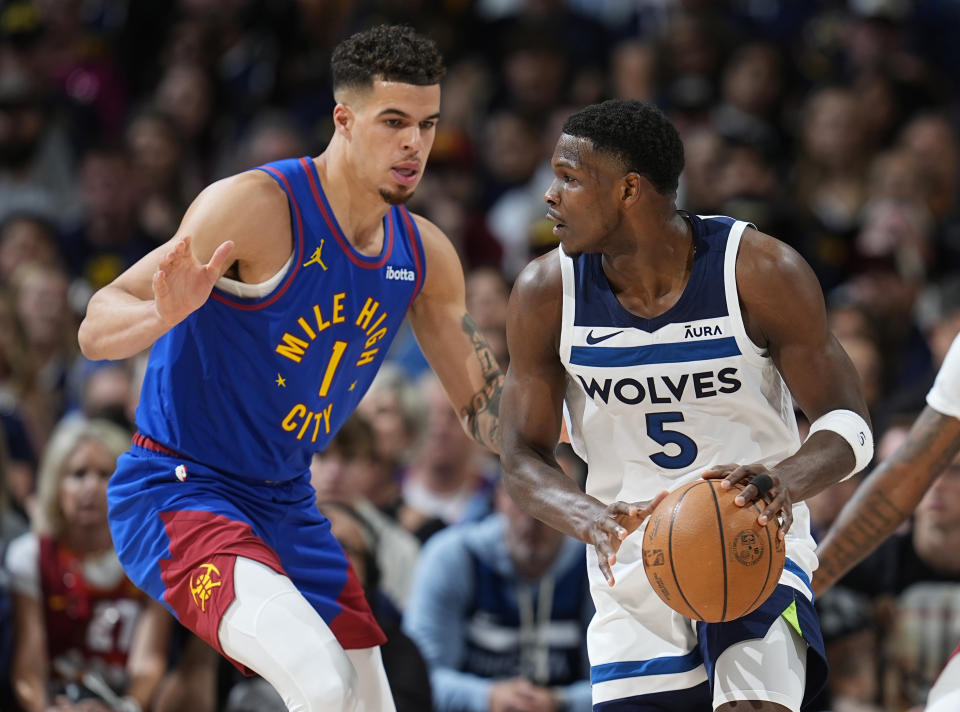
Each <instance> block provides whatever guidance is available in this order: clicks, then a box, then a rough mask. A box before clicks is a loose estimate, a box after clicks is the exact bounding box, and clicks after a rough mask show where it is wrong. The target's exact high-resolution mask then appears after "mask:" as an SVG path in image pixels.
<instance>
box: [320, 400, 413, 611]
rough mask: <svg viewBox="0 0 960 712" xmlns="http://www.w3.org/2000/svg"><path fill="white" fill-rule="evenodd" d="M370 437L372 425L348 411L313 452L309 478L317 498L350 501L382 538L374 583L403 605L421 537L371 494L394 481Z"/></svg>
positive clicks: (387, 486) (377, 551) (391, 599)
mask: <svg viewBox="0 0 960 712" xmlns="http://www.w3.org/2000/svg"><path fill="white" fill-rule="evenodd" d="M374 439H375V435H374V430H373V428H372V427H371V426H370V424H369V423H368V422H367V421H366V420H364V418H363V416H361V415H360V414H358V413H354V414H353V415H351V416H350V417H349V418H348V419H347V421H346V422H345V423H344V424H343V427H341V428H340V430H339V432H337V434H336V435H335V436H334V437H333V439H332V440H331V441H330V443H329V444H328V445H327V447H326V448H325V449H324V450H323V452H318V453H316V454H315V455H314V456H313V462H312V463H311V464H310V483H311V484H312V485H313V488H314V489H315V490H316V492H317V502H337V503H340V504H345V505H348V506H350V507H353V508H354V509H355V510H356V511H357V512H358V514H359V515H360V516H361V517H363V518H364V520H366V521H367V522H369V526H370V527H372V529H373V530H374V532H375V533H376V535H377V539H378V541H380V542H381V543H380V545H379V546H377V547H376V549H374V550H373V554H374V556H375V557H376V559H377V568H378V571H379V572H380V574H381V575H380V576H379V580H378V585H379V586H380V587H381V588H382V590H383V593H385V594H386V595H387V596H388V597H389V599H390V601H391V602H392V604H393V605H394V606H396V607H397V608H398V609H400V610H402V609H403V607H404V606H405V605H406V603H407V597H408V595H409V593H410V582H411V579H412V577H413V567H414V564H415V563H416V561H417V554H418V553H419V551H420V543H419V542H418V541H417V538H416V537H415V536H414V535H413V534H411V533H410V532H408V531H407V530H406V529H404V528H403V527H402V526H400V524H399V523H398V522H397V521H396V520H395V519H393V518H391V517H390V516H388V515H387V514H385V513H383V512H382V511H381V510H380V509H379V508H378V507H377V506H376V505H374V504H373V503H372V502H371V500H370V498H371V497H376V496H377V494H378V491H379V490H381V489H384V488H390V487H391V485H392V481H391V473H390V470H388V469H387V468H386V467H385V466H384V462H383V461H382V460H381V459H380V458H379V457H378V455H377V448H376V444H375V442H374Z"/></svg>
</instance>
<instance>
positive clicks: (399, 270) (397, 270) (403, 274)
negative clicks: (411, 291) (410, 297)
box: [383, 265, 417, 282]
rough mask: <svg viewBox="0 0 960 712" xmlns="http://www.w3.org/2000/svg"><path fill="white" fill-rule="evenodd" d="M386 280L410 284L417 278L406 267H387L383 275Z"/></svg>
mask: <svg viewBox="0 0 960 712" xmlns="http://www.w3.org/2000/svg"><path fill="white" fill-rule="evenodd" d="M383 276H384V277H385V278H387V279H396V280H399V281H401V282H412V281H414V280H415V279H416V278H417V273H416V272H414V271H413V270H412V269H407V268H406V267H392V266H391V265H387V271H386V272H385V273H384V275H383Z"/></svg>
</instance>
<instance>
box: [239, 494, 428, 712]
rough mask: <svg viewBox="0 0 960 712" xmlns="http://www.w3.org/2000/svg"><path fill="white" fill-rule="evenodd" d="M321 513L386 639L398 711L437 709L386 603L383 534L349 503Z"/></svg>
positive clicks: (323, 507) (421, 667) (422, 669)
mask: <svg viewBox="0 0 960 712" xmlns="http://www.w3.org/2000/svg"><path fill="white" fill-rule="evenodd" d="M320 511H321V512H322V513H323V515H324V516H325V517H327V519H329V520H330V531H331V532H333V536H334V537H336V539H337V541H339V542H340V545H341V546H342V547H343V550H344V552H345V553H346V555H347V558H348V559H350V565H351V566H353V570H354V571H355V572H356V574H357V578H358V579H360V585H361V586H363V590H364V592H365V593H366V596H367V600H369V601H370V608H371V609H372V610H373V613H374V616H375V617H376V619H377V622H378V623H379V624H380V627H381V628H383V631H384V633H385V634H386V636H387V642H386V643H385V644H384V645H383V647H382V648H381V653H382V655H383V667H384V669H385V670H386V672H387V680H388V682H389V683H390V692H391V693H392V694H393V701H394V703H395V704H396V707H397V712H426V711H427V710H432V709H434V707H433V704H432V697H433V696H432V695H431V693H430V677H429V674H428V672H427V665H426V663H425V662H424V659H423V656H422V655H421V654H420V650H419V648H417V646H416V644H415V643H414V642H413V641H412V640H411V639H410V638H409V637H408V636H407V634H406V633H404V631H403V630H402V629H401V627H400V620H401V619H400V613H399V612H398V611H397V610H396V609H395V608H393V605H392V603H391V602H390V601H389V600H384V594H385V593H386V592H385V591H383V590H382V579H381V569H380V565H379V562H380V561H382V560H383V557H382V556H381V555H380V552H381V548H382V547H383V546H385V545H386V542H385V541H384V539H383V536H382V532H381V533H378V531H377V529H376V527H375V525H372V524H371V523H370V521H369V520H367V519H366V518H365V517H364V516H363V515H362V514H361V513H360V512H359V511H358V510H357V509H355V508H353V507H351V506H350V505H348V504H344V503H339V502H322V503H321V504H320ZM411 573H412V570H411ZM257 712H259V711H257Z"/></svg>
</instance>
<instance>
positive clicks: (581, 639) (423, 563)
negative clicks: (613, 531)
mask: <svg viewBox="0 0 960 712" xmlns="http://www.w3.org/2000/svg"><path fill="white" fill-rule="evenodd" d="M496 502H497V512H496V513H494V514H491V515H489V516H488V517H487V518H485V519H483V520H482V521H479V522H475V523H471V524H465V525H461V526H458V527H451V528H449V529H447V530H445V531H443V532H440V533H438V534H437V535H436V536H435V537H434V538H433V539H431V540H430V541H429V542H428V543H427V545H426V546H425V547H424V549H423V551H422V552H421V554H420V561H419V562H418V564H417V571H416V574H415V575H414V587H413V592H412V594H411V598H410V603H409V605H408V606H407V609H406V611H405V613H404V619H403V625H404V629H405V630H406V631H407V633H408V634H409V635H410V637H411V638H413V640H414V641H415V642H416V643H417V645H418V646H419V647H420V650H421V652H422V653H423V655H424V657H425V658H426V660H427V663H428V665H429V667H430V679H431V684H432V688H433V696H434V701H435V702H434V705H435V706H434V709H435V710H437V712H507V711H508V710H510V711H516V712H541V711H546V710H558V709H559V710H569V712H588V711H589V710H590V709H592V702H591V693H590V682H589V676H588V671H589V664H588V663H587V657H586V626H587V623H588V622H589V620H590V618H591V616H592V615H593V605H592V603H591V600H590V596H589V593H588V590H587V571H586V559H585V557H584V546H583V544H581V543H580V542H578V541H575V540H573V539H570V538H568V537H566V536H564V535H563V534H561V533H560V532H558V531H556V530H555V529H552V528H550V527H549V526H548V525H546V524H544V523H542V522H540V521H538V520H536V519H534V518H533V517H531V516H530V515H528V514H526V513H525V512H523V511H522V510H521V509H520V508H519V507H517V506H516V505H515V504H514V503H513V501H512V500H511V499H510V497H509V495H507V493H506V490H505V489H504V488H503V487H502V486H499V487H497V496H496Z"/></svg>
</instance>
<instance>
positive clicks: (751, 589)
mask: <svg viewBox="0 0 960 712" xmlns="http://www.w3.org/2000/svg"><path fill="white" fill-rule="evenodd" d="M740 489H743V487H740V486H735V487H733V488H731V489H729V490H723V489H721V488H720V480H696V481H694V482H691V483H690V484H687V485H684V486H682V487H679V488H677V489H676V490H674V491H673V492H671V493H670V494H668V495H667V496H666V497H665V498H664V499H663V501H662V502H660V504H658V505H657V508H656V509H655V510H654V511H653V514H651V515H650V521H649V522H647V527H646V529H645V530H644V533H643V567H644V570H645V571H646V572H647V578H648V579H649V580H650V585H651V586H653V590H654V591H656V592H657V594H658V595H659V596H660V598H661V599H663V602H664V603H666V604H667V605H668V606H670V607H671V608H672V609H673V610H675V611H677V612H678V613H681V614H683V615H685V616H687V617H688V618H694V619H696V620H701V621H706V622H708V623H719V622H721V621H729V620H733V619H735V618H740V617H741V616H744V615H746V614H747V613H749V612H750V611H752V610H754V609H755V608H757V606H759V605H760V604H761V603H763V602H764V601H765V600H767V597H768V596H769V595H770V594H771V593H773V589H774V588H776V586H777V582H778V581H779V579H780V572H781V571H783V562H784V557H785V551H784V546H783V542H782V541H781V540H780V538H779V537H778V536H777V529H778V528H779V523H778V522H777V520H776V518H774V519H771V520H770V521H769V522H767V525H766V526H765V527H762V526H760V525H759V524H758V523H757V517H758V516H759V515H760V513H761V512H762V511H763V510H762V508H761V507H760V504H762V502H752V503H751V504H750V505H748V506H745V507H738V506H737V505H736V504H734V502H733V498H734V497H735V496H736V495H737V493H738V492H739V490H740Z"/></svg>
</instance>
